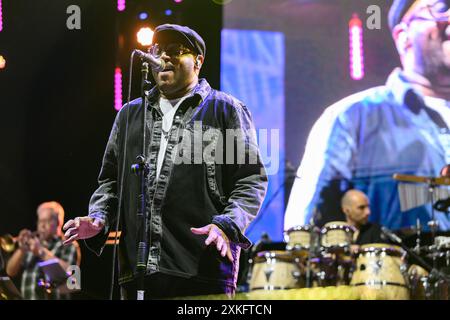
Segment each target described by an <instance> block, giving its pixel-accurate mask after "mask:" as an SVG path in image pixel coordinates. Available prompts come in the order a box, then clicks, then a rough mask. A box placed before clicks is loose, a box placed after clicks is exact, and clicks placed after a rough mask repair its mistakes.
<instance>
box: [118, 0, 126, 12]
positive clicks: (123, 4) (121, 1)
mask: <svg viewBox="0 0 450 320" xmlns="http://www.w3.org/2000/svg"><path fill="white" fill-rule="evenodd" d="M125 8H126V0H117V11H125Z"/></svg>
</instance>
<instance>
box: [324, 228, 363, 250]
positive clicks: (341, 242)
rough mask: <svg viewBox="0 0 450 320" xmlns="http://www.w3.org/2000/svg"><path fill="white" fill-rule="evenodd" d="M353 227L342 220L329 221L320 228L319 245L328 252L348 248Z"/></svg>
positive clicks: (353, 230) (351, 240)
mask: <svg viewBox="0 0 450 320" xmlns="http://www.w3.org/2000/svg"><path fill="white" fill-rule="evenodd" d="M354 232H355V229H354V228H353V227H352V226H351V225H349V224H348V223H346V222H344V221H331V222H328V223H327V224H325V225H324V226H323V228H322V230H321V239H320V244H321V246H322V247H323V248H324V249H325V250H326V251H329V252H336V251H342V250H349V248H350V245H351V244H352V243H353V234H354Z"/></svg>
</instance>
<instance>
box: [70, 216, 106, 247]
mask: <svg viewBox="0 0 450 320" xmlns="http://www.w3.org/2000/svg"><path fill="white" fill-rule="evenodd" d="M103 227H104V223H103V221H102V220H100V219H97V218H91V217H77V218H75V219H73V220H69V221H67V222H66V224H65V225H64V226H63V230H64V231H65V230H67V231H66V233H65V234H64V236H65V237H66V240H65V241H64V245H68V244H70V243H72V242H73V241H75V240H79V239H88V238H92V237H94V236H96V235H97V234H98V233H99V232H100V231H101V230H102V229H103Z"/></svg>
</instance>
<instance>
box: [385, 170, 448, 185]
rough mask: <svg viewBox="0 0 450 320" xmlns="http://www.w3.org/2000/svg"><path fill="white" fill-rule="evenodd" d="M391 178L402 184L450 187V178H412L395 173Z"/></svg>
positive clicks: (411, 176) (412, 176)
mask: <svg viewBox="0 0 450 320" xmlns="http://www.w3.org/2000/svg"><path fill="white" fill-rule="evenodd" d="M393 178H394V179H395V180H398V181H404V182H416V183H426V184H433V185H444V186H450V177H425V176H414V175H409V174H398V173H395V174H394V175H393Z"/></svg>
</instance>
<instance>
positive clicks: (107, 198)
mask: <svg viewBox="0 0 450 320" xmlns="http://www.w3.org/2000/svg"><path fill="white" fill-rule="evenodd" d="M158 100H159V91H158V90H157V89H156V88H153V89H152V90H151V91H150V92H149V94H148V101H149V108H148V112H147V113H146V115H147V121H146V124H147V127H146V130H147V131H146V136H147V138H146V139H147V143H146V144H147V154H146V160H147V163H148V166H149V168H150V172H149V174H148V177H147V192H146V200H147V214H150V213H151V215H150V216H151V222H149V226H148V230H149V234H150V239H149V240H150V243H151V245H150V249H149V257H148V263H147V274H151V273H154V272H163V273H167V274H171V275H176V276H182V277H195V278H198V279H200V280H205V281H209V282H216V283H217V282H219V283H223V284H227V285H235V283H236V278H237V272H238V268H239V264H238V261H239V254H240V247H242V248H244V249H248V248H249V247H250V245H251V243H250V241H249V240H248V239H247V238H246V237H245V236H244V234H243V233H244V231H245V229H246V228H247V226H248V225H249V224H250V222H251V221H252V220H253V219H254V218H255V216H256V215H257V213H258V211H259V209H260V206H261V204H262V202H263V200H264V196H265V193H266V190H267V176H266V173H265V169H264V166H263V164H262V160H261V157H260V153H259V150H258V147H257V141H256V132H255V129H254V125H253V123H252V119H251V115H250V112H249V110H248V109H247V108H246V107H245V106H244V105H243V104H242V103H241V102H240V101H238V100H236V99H235V98H234V97H232V96H230V95H228V94H225V93H223V92H220V91H217V90H214V89H212V88H211V87H210V86H209V84H208V83H207V81H206V80H205V79H201V80H200V81H199V84H198V85H197V86H196V87H195V89H194V90H193V92H192V94H191V95H190V96H189V97H188V98H186V99H185V100H184V101H183V103H182V104H181V105H180V107H179V108H178V110H177V112H176V114H175V117H174V120H173V126H172V130H171V131H170V136H169V138H168V145H167V150H166V154H165V158H164V162H163V165H162V168H161V172H160V176H159V179H156V163H157V157H158V151H159V147H160V140H161V134H162V131H161V127H162V113H161V111H160V109H159V106H158ZM127 117H128V134H127V138H126V141H125V135H126V123H127ZM229 129H237V131H236V132H240V133H241V134H236V132H234V133H233V134H234V136H233V139H231V140H228V138H229V136H230V134H229V132H228V131H230V130H229ZM142 131H143V130H142V106H141V99H136V100H134V101H132V102H131V103H130V105H129V106H127V105H125V106H124V107H123V108H122V110H121V111H120V112H119V113H118V115H117V117H116V119H115V122H114V125H113V128H112V131H111V134H110V137H109V141H108V144H107V146H106V151H105V154H104V158H103V163H102V168H101V171H100V175H99V179H98V180H99V187H98V189H97V190H96V191H95V192H94V194H93V195H92V198H91V201H90V204H89V215H90V216H95V217H99V218H101V219H104V220H105V223H106V224H105V229H104V232H102V233H101V234H100V235H98V236H96V237H94V238H92V239H89V240H86V244H87V246H88V247H89V248H90V249H91V250H93V251H94V252H96V253H97V254H98V255H100V254H101V252H102V250H103V248H104V245H105V240H106V237H107V235H108V233H109V231H111V230H113V229H114V226H115V222H116V221H117V220H116V218H117V209H118V198H119V186H120V183H121V181H120V179H121V173H122V170H125V172H124V180H123V181H122V183H123V186H124V189H123V197H122V202H121V205H122V207H121V210H122V213H121V219H120V223H121V227H120V229H121V230H122V235H121V239H120V244H119V263H120V272H119V283H124V282H127V281H130V280H132V279H133V278H134V275H135V265H136V218H135V217H136V212H137V206H138V198H137V196H138V191H139V186H138V177H137V176H135V175H133V174H132V173H131V170H130V168H131V165H132V164H133V163H135V161H136V157H137V156H138V155H140V154H142ZM229 141H232V144H231V148H230V143H229ZM125 144H126V155H124V147H125ZM240 146H245V149H242V148H240ZM205 150H207V151H208V152H205ZM191 151H193V152H191ZM203 154H210V155H211V156H204V157H202V155H203ZM243 156H245V161H242V159H243V158H242V157H243ZM124 157H125V164H124V167H123V160H124V159H123V158H124ZM239 158H240V159H239ZM199 160H200V161H199ZM189 162H191V163H189ZM149 220H150V219H149ZM210 223H213V224H215V225H217V226H219V227H220V229H222V230H223V231H224V233H225V234H226V235H227V236H228V238H229V239H230V241H231V242H232V245H231V249H232V254H233V257H234V261H235V262H234V263H230V262H229V261H228V260H227V258H226V257H225V258H223V257H221V256H220V254H219V253H218V251H217V249H216V248H215V246H212V245H211V246H208V247H206V246H205V244H204V241H205V236H199V235H194V234H192V232H191V231H190V228H191V227H202V226H205V225H208V224H210Z"/></svg>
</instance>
